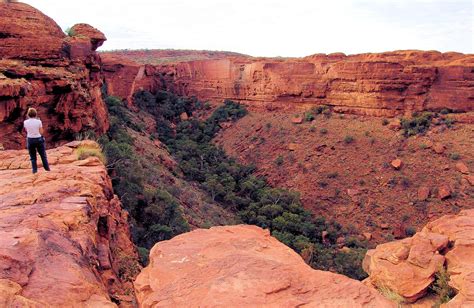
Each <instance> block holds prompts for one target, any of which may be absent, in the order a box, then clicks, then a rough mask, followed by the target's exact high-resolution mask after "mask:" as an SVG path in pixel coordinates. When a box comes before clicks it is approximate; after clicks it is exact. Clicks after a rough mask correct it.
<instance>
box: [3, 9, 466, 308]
mask: <svg viewBox="0 0 474 308" xmlns="http://www.w3.org/2000/svg"><path fill="white" fill-rule="evenodd" d="M0 16H1V18H0V233H2V236H0V294H1V295H0V306H2V307H3V306H5V307H44V306H48V305H49V306H54V307H70V306H71V307H116V306H119V307H160V306H183V307H184V306H224V305H227V306H238V305H258V306H268V307H269V306H272V307H274V306H285V307H286V306H301V305H306V306H311V307H396V306H397V305H402V304H403V305H406V306H408V307H410V305H412V306H413V307H419V305H425V306H426V307H431V306H436V305H442V306H441V307H469V306H470V305H474V294H473V293H472V290H473V289H474V271H473V261H472V260H474V251H473V249H472V247H473V241H474V238H473V236H474V235H473V234H474V233H473V231H474V214H473V208H474V174H473V172H474V171H473V170H474V157H473V153H474V143H473V142H472V141H473V140H474V127H473V124H474V121H473V119H474V55H472V54H461V53H455V52H450V53H440V52H436V51H415V50H413V51H411V50H405V51H393V52H385V53H374V54H360V55H344V54H339V53H338V54H329V55H323V54H316V55H312V56H308V57H304V58H255V57H251V56H247V55H242V54H237V53H232V52H217V51H216V52H213V51H180V50H141V51H115V52H97V48H99V47H100V46H101V45H102V44H103V43H104V42H105V40H106V37H105V35H104V34H103V33H102V32H100V31H99V30H97V29H95V28H93V27H92V26H89V25H86V24H78V25H75V26H73V27H71V28H70V29H69V30H68V31H67V32H68V33H64V32H63V31H62V30H61V29H60V28H59V26H58V25H57V24H56V23H55V22H54V21H53V20H52V19H50V18H49V17H47V16H46V15H44V14H43V13H41V12H40V11H38V10H36V9H35V8H33V7H31V6H29V5H27V4H24V3H17V2H0ZM224 101H225V102H224ZM223 102H224V103H223ZM29 107H35V108H37V109H38V112H39V115H40V118H41V120H42V121H43V125H44V128H45V137H46V140H47V144H48V157H49V159H50V163H51V169H52V171H51V172H49V173H46V172H43V170H41V171H40V173H39V174H36V175H33V174H31V172H30V170H29V168H30V163H29V160H28V155H27V151H26V150H22V149H23V148H24V147H25V141H24V139H25V138H24V134H22V122H23V119H24V117H25V114H26V111H27V109H28V108H29ZM84 139H94V140H96V141H91V140H84ZM104 155H105V156H104ZM244 223H246V224H248V225H244ZM285 244H286V245H285ZM288 246H289V247H288ZM290 247H291V248H290ZM310 265H311V267H313V268H311V267H310ZM318 269H324V270H323V271H322V270H318ZM340 273H343V274H345V275H346V276H350V277H351V278H349V277H346V276H344V275H340ZM365 277H367V278H366V279H364V278H365ZM352 278H357V279H361V280H362V279H364V280H363V281H358V280H356V279H352ZM417 305H418V306H417Z"/></svg>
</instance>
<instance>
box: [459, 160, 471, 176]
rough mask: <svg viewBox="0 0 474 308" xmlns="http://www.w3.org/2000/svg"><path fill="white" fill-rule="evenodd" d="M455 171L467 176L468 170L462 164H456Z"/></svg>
mask: <svg viewBox="0 0 474 308" xmlns="http://www.w3.org/2000/svg"><path fill="white" fill-rule="evenodd" d="M456 169H457V170H458V171H459V172H461V173H464V174H469V168H468V167H467V166H466V165H465V164H464V163H462V162H459V163H457V164H456Z"/></svg>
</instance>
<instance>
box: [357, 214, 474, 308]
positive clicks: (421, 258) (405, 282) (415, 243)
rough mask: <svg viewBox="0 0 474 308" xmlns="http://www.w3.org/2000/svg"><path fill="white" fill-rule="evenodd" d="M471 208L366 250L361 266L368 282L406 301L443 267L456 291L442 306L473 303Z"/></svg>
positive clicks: (473, 221)
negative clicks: (406, 236)
mask: <svg viewBox="0 0 474 308" xmlns="http://www.w3.org/2000/svg"><path fill="white" fill-rule="evenodd" d="M473 244H474V210H472V209H471V210H464V211H461V212H460V213H459V214H458V215H447V216H443V217H441V218H439V219H437V220H435V221H432V222H430V223H428V224H427V225H426V226H425V227H424V228H423V230H421V231H420V232H418V233H416V234H415V235H414V236H413V237H410V238H406V239H403V240H400V241H395V242H389V243H385V244H381V245H378V246H377V248H376V249H373V250H369V251H368V252H367V255H366V257H365V259H364V263H363V265H364V269H365V271H366V272H367V273H369V275H370V276H369V278H367V283H368V284H369V285H373V286H376V287H386V288H389V289H390V290H393V291H394V292H396V293H397V294H399V295H401V296H403V298H404V299H405V300H406V301H408V302H414V301H416V300H417V299H419V298H421V297H423V296H424V295H425V294H426V293H427V291H428V288H429V287H430V286H431V285H432V283H433V281H434V280H435V274H436V273H437V272H439V271H440V270H443V269H444V267H446V270H447V274H448V275H449V276H450V281H449V285H450V286H451V287H452V288H454V290H455V291H456V293H457V295H456V296H455V297H454V298H453V299H452V300H450V301H449V302H448V303H447V304H446V305H445V306H444V307H473V306H474V293H473V292H474V245H473Z"/></svg>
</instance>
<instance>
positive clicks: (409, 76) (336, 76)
mask: <svg viewBox="0 0 474 308" xmlns="http://www.w3.org/2000/svg"><path fill="white" fill-rule="evenodd" d="M178 52H179V51H178ZM109 55H110V57H111V58H112V59H113V61H112V62H110V63H109V61H108V59H109V58H107V59H105V63H106V66H114V67H115V69H114V71H113V73H112V72H105V76H106V80H107V85H108V86H109V93H112V94H113V95H119V96H121V97H122V98H131V96H132V94H133V92H134V91H135V89H136V88H137V86H136V85H135V84H134V83H133V82H131V81H133V80H139V82H140V84H141V85H144V89H156V87H157V86H158V87H160V88H161V89H166V90H169V91H172V92H174V93H176V94H179V95H187V96H196V97H198V98H199V99H202V100H214V101H222V100H224V99H226V98H229V99H234V100H240V101H244V102H247V103H249V104H251V105H253V106H262V107H265V106H267V105H268V104H271V105H272V106H274V105H275V103H283V104H287V105H291V106H301V107H302V108H308V107H310V106H317V105H330V106H332V107H333V108H332V109H333V110H334V111H336V112H348V113H357V114H368V115H378V116H394V115H400V114H405V113H409V112H413V111H422V110H441V109H442V108H450V109H452V110H455V111H459V112H468V111H473V110H474V104H473V100H474V98H473V96H472V91H471V88H472V84H473V82H474V77H473V76H472V74H471V70H472V67H473V63H474V56H473V55H463V54H459V53H439V52H434V51H430V52H426V51H410V50H406V51H394V52H385V53H380V54H360V55H351V56H345V55H339V56H337V57H333V56H331V55H315V56H310V57H306V58H300V59H297V58H292V59H285V60H281V59H273V58H252V57H245V56H242V55H240V56H239V55H227V56H226V57H219V58H217V59H203V60H190V61H186V60H181V61H180V59H179V58H177V59H176V60H174V63H173V61H172V60H170V61H168V62H167V63H163V64H160V65H155V66H154V68H153V71H154V74H149V75H146V76H144V75H143V73H140V70H141V69H142V68H145V67H146V65H140V64H139V63H137V62H135V64H132V65H131V66H130V65H129V64H127V63H129V62H130V61H129V60H127V59H126V55H124V54H123V53H122V55H117V54H114V53H110V54H108V55H107V56H109ZM120 58H122V59H123V60H120ZM120 64H123V65H120ZM116 74H118V76H117V75H116ZM119 76H120V77H119ZM158 84H161V86H159V85H158Z"/></svg>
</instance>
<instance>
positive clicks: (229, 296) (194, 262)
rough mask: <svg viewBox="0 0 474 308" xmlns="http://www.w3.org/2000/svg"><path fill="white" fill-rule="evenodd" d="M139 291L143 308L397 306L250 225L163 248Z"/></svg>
mask: <svg viewBox="0 0 474 308" xmlns="http://www.w3.org/2000/svg"><path fill="white" fill-rule="evenodd" d="M135 289H136V294H137V299H138V301H139V304H140V305H141V307H162V306H163V307H164V306H168V307H190V306H194V307H198V306H199V307H297V306H300V305H304V306H307V307H392V304H391V303H390V302H389V301H387V300H386V299H385V298H383V297H382V296H381V295H379V294H378V293H377V292H376V291H375V290H372V289H370V288H368V287H366V286H364V285H363V284H362V283H361V282H359V281H355V280H352V279H349V278H347V277H344V276H342V275H338V274H333V273H330V272H324V271H317V270H313V269H311V268H310V267H309V266H308V265H306V264H305V263H304V261H303V260H302V259H301V257H300V256H298V255H297V254H296V253H295V252H294V251H293V250H291V249H290V248H288V247H286V246H285V245H283V244H281V243H280V242H279V241H278V240H276V239H275V238H273V237H271V236H270V235H269V232H268V231H265V230H262V229H260V228H258V227H256V226H244V225H239V226H227V227H213V228H211V229H209V230H204V229H199V230H195V231H192V232H189V233H186V234H183V235H179V236H177V237H175V238H173V239H172V240H170V241H164V242H160V243H158V244H156V245H155V246H154V247H153V249H152V250H151V253H150V264H149V266H148V267H146V268H145V269H144V270H143V271H142V272H141V273H140V275H139V276H138V277H137V280H136V281H135Z"/></svg>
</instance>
